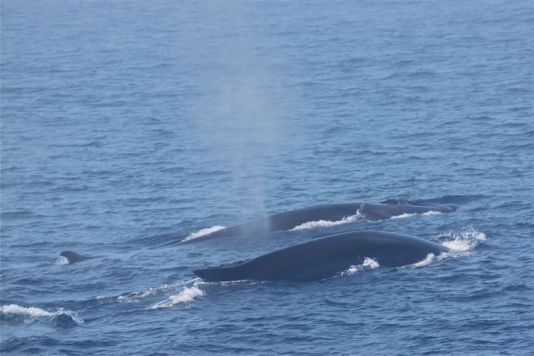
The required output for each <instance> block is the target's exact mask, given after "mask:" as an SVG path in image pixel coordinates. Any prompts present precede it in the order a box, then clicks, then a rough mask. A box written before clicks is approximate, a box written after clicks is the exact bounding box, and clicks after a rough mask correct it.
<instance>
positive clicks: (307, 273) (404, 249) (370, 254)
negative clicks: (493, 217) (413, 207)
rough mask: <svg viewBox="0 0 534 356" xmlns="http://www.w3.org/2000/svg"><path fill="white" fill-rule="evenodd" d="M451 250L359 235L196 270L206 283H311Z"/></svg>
mask: <svg viewBox="0 0 534 356" xmlns="http://www.w3.org/2000/svg"><path fill="white" fill-rule="evenodd" d="M447 251H449V249H448V248H447V247H445V246H442V245H440V244H437V243H434V242H431V241H426V240H423V239H420V238H417V237H412V236H407V235H400V234H396V233H389V232H375V231H355V232H348V233H341V234H335V235H330V236H326V237H323V238H319V239H316V240H312V241H308V242H304V243H301V244H298V245H294V246H290V247H286V248H283V249H280V250H277V251H274V252H270V253H267V254H265V255H262V256H259V257H256V258H254V259H251V260H249V261H245V262H237V263H233V264H229V265H223V266H218V267H211V268H204V269H198V270H195V271H194V272H193V273H194V274H195V275H197V276H198V277H201V278H202V279H204V280H205V281H209V282H220V281H237V280H255V281H277V280H287V281H310V280H317V279H323V278H326V277H329V276H332V275H335V274H336V273H340V272H343V271H345V270H347V269H348V268H349V267H351V266H355V265H361V264H363V263H364V261H365V259H366V258H370V259H373V260H374V261H375V262H376V263H378V264H379V265H380V266H382V267H400V266H406V265H412V264H415V263H417V262H420V261H423V260H425V259H426V258H428V256H429V255H430V254H433V255H434V256H438V255H440V254H442V253H444V252H447Z"/></svg>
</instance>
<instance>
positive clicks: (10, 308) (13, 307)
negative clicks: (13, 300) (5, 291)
mask: <svg viewBox="0 0 534 356" xmlns="http://www.w3.org/2000/svg"><path fill="white" fill-rule="evenodd" d="M0 315H2V316H3V317H9V316H15V315H21V316H26V317H29V318H38V317H41V316H50V315H52V313H50V312H47V311H46V310H44V309H41V308H37V307H22V306H20V305H17V304H8V305H2V306H1V307H0Z"/></svg>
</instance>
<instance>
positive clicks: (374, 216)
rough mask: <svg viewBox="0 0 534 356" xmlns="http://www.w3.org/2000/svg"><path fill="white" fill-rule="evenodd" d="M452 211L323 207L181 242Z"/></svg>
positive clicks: (397, 202)
mask: <svg viewBox="0 0 534 356" xmlns="http://www.w3.org/2000/svg"><path fill="white" fill-rule="evenodd" d="M455 210H456V206H454V205H447V206H440V205H416V204H412V203H411V202H410V201H407V200H401V199H389V200H386V201H384V202H383V203H381V204H369V203H345V204H323V205H315V206H311V207H308V208H303V209H297V210H291V211H286V212H282V213H278V214H273V215H269V216H267V217H265V218H261V219H257V220H254V221H251V222H248V223H245V224H240V225H235V226H232V227H228V228H224V229H221V230H218V231H215V232H213V233H211V234H207V235H205V236H201V237H197V238H194V239H187V238H186V239H185V240H182V243H184V242H185V243H187V242H194V241H199V240H204V239H207V238H212V237H225V236H238V235H251V234H261V233H267V232H273V231H285V230H291V229H293V228H295V227H297V226H299V225H301V224H304V223H307V222H311V221H319V220H328V221H340V220H342V219H344V218H347V217H350V216H354V215H356V214H359V215H360V216H361V217H362V218H363V219H365V220H368V221H377V220H383V219H389V218H391V217H394V216H399V215H403V214H423V213H427V212H430V211H434V212H440V213H449V212H453V211H455Z"/></svg>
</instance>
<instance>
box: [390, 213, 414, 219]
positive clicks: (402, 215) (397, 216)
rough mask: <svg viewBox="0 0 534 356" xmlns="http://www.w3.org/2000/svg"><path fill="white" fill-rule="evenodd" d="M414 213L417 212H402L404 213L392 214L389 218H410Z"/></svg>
mask: <svg viewBox="0 0 534 356" xmlns="http://www.w3.org/2000/svg"><path fill="white" fill-rule="evenodd" d="M415 215H417V214H413V213H404V214H400V215H395V216H392V217H391V219H392V220H394V219H406V218H410V217H412V216H415Z"/></svg>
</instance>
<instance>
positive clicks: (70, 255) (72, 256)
mask: <svg viewBox="0 0 534 356" xmlns="http://www.w3.org/2000/svg"><path fill="white" fill-rule="evenodd" d="M59 255H60V256H63V257H65V258H66V259H67V261H69V264H73V263H76V262H81V261H85V260H88V259H91V258H93V257H89V256H82V255H80V254H79V253H76V252H72V251H63V252H61V253H60V254H59Z"/></svg>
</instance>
